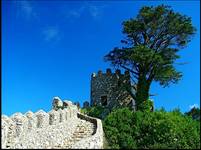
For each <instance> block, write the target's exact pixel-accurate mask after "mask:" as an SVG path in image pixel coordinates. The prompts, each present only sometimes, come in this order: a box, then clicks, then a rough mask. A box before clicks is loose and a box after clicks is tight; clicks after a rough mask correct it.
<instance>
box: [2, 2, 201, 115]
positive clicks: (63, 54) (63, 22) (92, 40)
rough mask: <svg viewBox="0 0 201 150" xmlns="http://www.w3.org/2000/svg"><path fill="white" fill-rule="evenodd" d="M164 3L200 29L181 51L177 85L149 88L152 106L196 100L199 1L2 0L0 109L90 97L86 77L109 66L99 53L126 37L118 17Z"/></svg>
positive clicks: (21, 109) (23, 109)
mask: <svg viewBox="0 0 201 150" xmlns="http://www.w3.org/2000/svg"><path fill="white" fill-rule="evenodd" d="M162 3H163V4H168V5H170V6H172V8H173V9H174V10H175V11H177V12H180V13H182V14H185V15H188V16H190V17H192V22H193V25H194V26H195V27H196V28H197V33H196V35H195V36H194V38H193V40H192V41H191V43H190V44H189V45H188V46H187V47H186V48H185V49H182V50H181V52H180V55H181V59H180V60H179V61H180V62H188V64H186V65H182V66H178V67H177V68H178V70H180V71H182V72H183V78H182V80H181V81H180V82H179V84H176V85H171V86H170V87H169V88H162V87H160V86H159V85H158V84H157V83H153V84H152V86H151V93H153V94H157V96H155V97H153V99H154V104H155V108H160V107H162V106H163V107H164V108H165V109H166V110H168V111H170V110H172V109H174V108H180V109H181V111H182V112H186V111H188V110H189V109H190V107H191V106H192V105H200V43H199V41H200V3H199V1H182V2H180V1H166V2H162V1H161V2H160V1H152V2H148V1H141V2H140V1H133V2H131V1H127V2H123V1H116V2H115V1H109V2H106V1H105V2H104V1H102V2H101V1H96V2H95V1H94V2H89V1H88V2H86V1H85V2H81V1H80V2H79V1H76V2H73V1H51V2H48V1H38V2H37V1H12V0H11V1H5V0H4V1H3V3H2V113H3V114H6V115H11V114H13V113H15V112H22V113H25V112H27V111H28V110H32V111H33V112H36V111H37V110H39V109H43V110H45V111H49V110H50V109H51V104H52V98H53V97H54V96H59V97H60V98H61V99H63V100H64V99H67V100H72V101H74V102H75V101H79V102H80V103H81V104H82V103H83V101H85V100H90V76H91V74H92V72H97V71H98V70H103V71H105V70H106V68H108V67H111V66H110V64H109V63H108V62H104V61H103V56H104V55H106V54H107V53H108V52H109V51H110V50H112V49H113V48H114V47H116V46H120V40H121V39H122V38H123V34H122V32H121V31H122V22H123V21H124V20H127V19H130V18H132V17H135V16H136V15H137V13H138V11H139V9H140V8H141V7H142V6H146V5H153V6H156V5H158V4H162Z"/></svg>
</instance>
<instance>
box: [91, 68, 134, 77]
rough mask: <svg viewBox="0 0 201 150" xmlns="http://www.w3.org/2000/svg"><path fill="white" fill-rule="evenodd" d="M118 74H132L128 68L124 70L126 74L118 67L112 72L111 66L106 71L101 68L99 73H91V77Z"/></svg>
mask: <svg viewBox="0 0 201 150" xmlns="http://www.w3.org/2000/svg"><path fill="white" fill-rule="evenodd" d="M114 74H116V75H118V76H120V75H121V76H130V73H129V71H128V70H125V71H124V74H122V73H121V70H119V69H116V70H115V72H114V73H112V71H111V69H110V68H107V69H106V72H105V73H104V72H103V71H102V70H99V71H98V73H97V74H96V73H95V72H94V73H92V74H91V78H96V77H101V76H103V75H107V76H111V75H114Z"/></svg>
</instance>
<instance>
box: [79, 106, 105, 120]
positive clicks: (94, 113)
mask: <svg viewBox="0 0 201 150" xmlns="http://www.w3.org/2000/svg"><path fill="white" fill-rule="evenodd" d="M81 112H82V113H84V114H86V115H88V116H91V117H96V118H100V119H102V114H103V112H104V107H102V106H93V107H88V108H83V109H81Z"/></svg>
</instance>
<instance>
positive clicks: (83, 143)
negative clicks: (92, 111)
mask: <svg viewBox="0 0 201 150" xmlns="http://www.w3.org/2000/svg"><path fill="white" fill-rule="evenodd" d="M78 118H80V119H83V120H86V121H89V122H91V123H93V124H94V125H95V128H94V131H93V133H92V136H90V137H86V138H83V139H82V140H80V141H78V142H77V143H75V144H74V145H73V146H72V148H73V149H78V148H79V149H103V127H102V122H101V120H100V119H97V118H93V117H89V116H86V115H83V114H81V113H78Z"/></svg>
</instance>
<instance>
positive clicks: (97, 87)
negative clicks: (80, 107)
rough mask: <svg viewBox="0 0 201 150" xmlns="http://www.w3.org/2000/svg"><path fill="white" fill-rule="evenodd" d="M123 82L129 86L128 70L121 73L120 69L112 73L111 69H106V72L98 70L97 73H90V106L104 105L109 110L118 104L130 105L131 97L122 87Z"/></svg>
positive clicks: (131, 102)
mask: <svg viewBox="0 0 201 150" xmlns="http://www.w3.org/2000/svg"><path fill="white" fill-rule="evenodd" d="M123 83H127V85H130V86H131V82H130V74H129V72H128V71H125V72H124V74H121V71H120V70H116V71H115V73H112V72H111V69H107V70H106V73H103V72H102V71H98V74H97V75H96V74H95V73H93V74H92V75H91V102H90V103H91V106H96V105H100V106H105V107H107V108H109V109H110V110H111V109H112V108H114V107H118V106H128V105H131V106H132V104H133V99H132V97H131V96H130V94H129V93H128V92H127V91H126V90H125V89H124V88H122V84H123Z"/></svg>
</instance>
